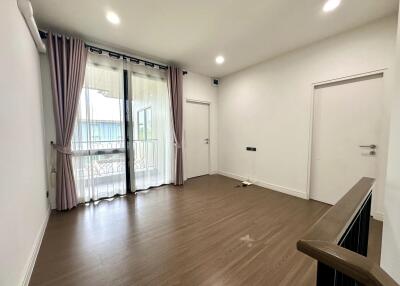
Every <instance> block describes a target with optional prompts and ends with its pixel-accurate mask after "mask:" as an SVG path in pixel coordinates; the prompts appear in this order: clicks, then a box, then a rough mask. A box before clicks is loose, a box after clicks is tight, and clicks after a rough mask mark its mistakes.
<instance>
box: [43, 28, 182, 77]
mask: <svg viewBox="0 0 400 286" xmlns="http://www.w3.org/2000/svg"><path fill="white" fill-rule="evenodd" d="M39 33H40V37H41V38H42V39H47V36H48V32H47V31H44V30H39ZM57 36H58V37H61V35H60V34H57ZM85 47H87V48H89V51H90V52H92V53H97V54H102V53H103V52H105V53H108V56H109V57H110V58H113V59H120V58H122V59H124V60H129V61H130V62H133V63H136V64H140V63H143V64H144V65H145V66H149V67H152V68H155V67H158V68H159V69H162V70H167V69H168V66H165V65H161V64H157V63H153V62H150V61H146V60H143V59H138V58H135V57H132V56H128V55H125V54H121V53H118V52H113V51H110V50H107V49H104V48H100V47H96V46H93V45H90V44H87V43H85ZM183 74H184V75H185V74H187V71H183Z"/></svg>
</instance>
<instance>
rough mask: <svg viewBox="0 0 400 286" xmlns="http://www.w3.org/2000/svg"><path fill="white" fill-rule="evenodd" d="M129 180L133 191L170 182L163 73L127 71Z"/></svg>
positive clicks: (168, 121) (169, 134)
mask: <svg viewBox="0 0 400 286" xmlns="http://www.w3.org/2000/svg"><path fill="white" fill-rule="evenodd" d="M129 73H130V78H129V80H130V102H131V108H130V110H131V114H130V117H131V122H132V124H131V125H130V126H131V128H132V129H131V132H130V133H131V137H132V138H133V140H131V142H132V143H131V144H130V148H129V149H130V154H131V156H130V158H132V160H133V163H132V164H131V168H130V169H131V178H134V187H135V189H136V190H143V189H148V188H150V187H155V186H160V185H163V184H169V183H171V181H172V169H173V168H172V166H173V164H172V162H173V143H172V142H173V137H172V136H173V134H172V125H171V124H172V121H171V110H170V100H169V95H168V87H167V81H166V76H165V71H159V70H154V69H151V68H146V67H140V66H135V67H134V70H133V71H132V70H131V71H130V72H129Z"/></svg>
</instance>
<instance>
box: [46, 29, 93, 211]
mask: <svg viewBox="0 0 400 286" xmlns="http://www.w3.org/2000/svg"><path fill="white" fill-rule="evenodd" d="M47 40H48V43H47V45H48V55H49V62H50V76H51V87H52V92H53V112H54V119H55V127H56V144H55V145H54V147H55V149H56V150H57V176H56V207H57V210H68V209H71V208H73V207H75V206H76V205H77V197H76V189H75V180H74V174H73V169H72V162H71V155H72V152H71V139H72V134H73V129H74V125H75V118H76V113H77V107H78V103H79V96H80V94H81V90H82V87H83V81H84V77H85V68H86V59H87V52H88V51H87V49H86V48H85V44H84V42H83V41H81V40H79V39H74V38H68V39H67V38H66V37H65V36H61V37H60V36H58V35H56V34H52V33H51V32H50V33H49V34H48V39H47Z"/></svg>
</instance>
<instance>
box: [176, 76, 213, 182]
mask: <svg viewBox="0 0 400 286" xmlns="http://www.w3.org/2000/svg"><path fill="white" fill-rule="evenodd" d="M211 81H212V79H211V78H209V77H207V76H203V75H199V74H196V73H192V72H188V73H187V74H186V75H184V77H183V96H184V105H183V122H184V133H183V138H184V142H183V148H184V150H183V152H184V168H185V165H186V163H185V161H186V158H187V156H188V154H186V151H185V142H186V136H185V135H186V131H185V130H186V126H185V122H186V121H187V120H186V118H188V116H190V114H187V112H186V111H185V110H186V108H185V106H186V105H187V100H196V101H202V102H207V103H209V104H210V173H211V174H213V173H216V172H217V171H218V115H217V114H218V113H217V112H218V87H216V86H213V85H212V82H211ZM185 174H186V172H185V170H184V176H185V179H186V175H185Z"/></svg>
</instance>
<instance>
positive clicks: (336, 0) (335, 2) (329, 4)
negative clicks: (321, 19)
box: [323, 0, 342, 13]
mask: <svg viewBox="0 0 400 286" xmlns="http://www.w3.org/2000/svg"><path fill="white" fill-rule="evenodd" d="M340 2H342V0H328V1H326V3H325V5H324V8H323V10H324V12H325V13H328V12H332V11H333V10H335V9H336V8H337V7H339V5H340Z"/></svg>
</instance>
